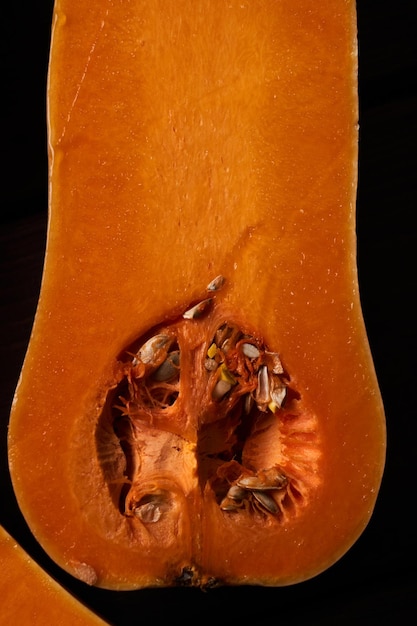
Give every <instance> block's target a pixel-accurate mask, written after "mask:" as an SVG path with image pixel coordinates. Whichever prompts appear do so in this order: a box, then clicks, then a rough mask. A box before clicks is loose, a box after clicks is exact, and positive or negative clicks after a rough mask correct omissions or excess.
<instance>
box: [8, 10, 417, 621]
mask: <svg viewBox="0 0 417 626" xmlns="http://www.w3.org/2000/svg"><path fill="white" fill-rule="evenodd" d="M92 1H93V0H92ZM172 1H175V0H172ZM289 1H290V0H289ZM5 7H7V8H6V9H5V8H4V7H3V11H2V19H1V27H2V29H3V31H4V32H3V34H2V37H1V45H2V46H4V50H3V51H2V54H1V56H0V60H1V82H2V94H3V96H2V110H3V115H2V126H3V130H2V137H3V141H2V144H1V148H2V165H1V171H2V175H3V182H2V203H1V217H0V290H1V300H0V322H1V323H0V348H1V357H0V363H1V371H0V427H1V431H0V494H1V495H0V497H1V500H0V502H1V504H0V523H1V524H2V525H3V526H4V527H5V528H6V529H7V530H8V531H9V532H10V533H11V534H12V535H13V536H14V538H15V539H16V540H17V541H18V542H19V543H20V544H21V545H22V546H23V547H24V548H25V549H26V550H27V552H28V553H29V554H30V555H31V556H32V557H33V558H34V559H35V560H36V561H38V562H39V563H40V564H41V565H42V566H43V567H44V568H45V569H46V570H47V571H48V572H49V573H50V574H51V575H52V576H53V577H55V578H56V579H57V580H59V581H60V582H61V584H62V585H63V586H64V587H66V588H67V589H68V590H70V591H71V592H72V593H73V594H75V595H76V596H77V597H78V598H80V599H81V600H82V601H84V602H85V603H86V604H87V605H89V606H90V607H91V608H93V609H94V610H96V611H97V612H98V613H99V614H101V615H102V616H103V617H104V618H105V619H107V620H108V621H109V622H110V623H111V624H113V625H114V626H118V625H125V624H126V625H127V624H129V626H130V625H131V624H132V623H136V622H139V621H143V620H144V619H146V620H149V619H152V623H159V622H160V621H162V619H165V620H169V621H171V620H172V621H174V622H175V621H177V620H178V621H184V622H187V623H193V622H194V621H199V620H201V619H203V618H206V619H207V620H208V621H209V620H213V622H214V623H217V624H229V623H239V622H240V623H242V624H249V623H252V624H254V625H257V624H265V625H266V624H271V623H272V624H275V623H277V624H278V623H280V624H283V625H284V626H286V625H292V624H294V625H297V626H298V625H304V624H308V625H315V624H317V625H322V624H324V625H326V624H337V625H338V626H339V625H344V624H349V625H350V624H368V625H370V624H380V623H384V624H394V623H395V624H397V623H398V624H409V623H411V622H413V621H414V620H415V619H416V618H417V574H416V565H417V550H416V548H417V539H416V536H417V531H416V527H417V524H416V518H415V512H414V503H415V498H414V496H415V493H416V477H417V472H416V464H417V455H416V443H417V438H416V435H417V429H416V420H417V415H416V400H415V398H414V391H415V390H416V387H417V385H416V382H417V380H416V367H415V362H416V359H417V355H416V350H415V338H416V332H415V327H416V319H417V318H416V311H415V304H414V299H415V284H416V282H415V269H414V268H415V257H416V255H415V250H416V246H417V241H416V230H415V224H414V220H413V219H412V218H413V213H415V212H416V208H417V204H416V199H417V194H416V193H415V191H416V182H415V178H416V172H417V158H416V147H415V146H416V140H417V133H416V115H417V89H416V88H417V2H416V1H415V0H408V1H407V0H403V1H402V0H396V1H395V2H394V1H392V0H388V1H384V0H358V27H359V52H360V57H359V58H360V74H359V88H360V163H359V189H358V205H357V234H358V266H359V279H360V286H361V298H362V305H363V313H364V317H365V322H366V325H367V329H368V334H369V341H370V344H371V348H372V352H373V355H374V362H375V367H376V370H377V375H378V378H379V382H380V387H381V392H382V396H383V399H384V403H385V408H386V417H387V429H388V455H387V464H386V471H385V476H384V480H383V484H382V488H381V492H380V496H379V499H378V503H377V506H376V510H375V513H374V516H373V518H372V520H371V522H370V524H369V526H368V528H367V529H366V531H365V532H364V534H363V535H362V537H361V538H360V539H359V541H358V542H357V543H356V544H355V546H354V547H353V548H352V549H351V550H350V551H349V553H348V554H347V555H346V556H345V557H344V558H343V559H341V560H340V561H339V562H338V563H337V564H336V565H334V566H333V567H332V568H330V569H329V570H328V571H327V572H325V573H324V574H322V575H320V576H318V577H316V578H315V579H313V580H311V581H307V582H305V583H302V584H300V585H296V586H293V587H288V588H277V589H264V588H256V587H249V588H220V589H217V590H212V591H209V592H202V591H200V590H195V589H167V590H142V591H138V592H108V591H103V590H100V589H91V588H89V587H87V586H86V585H84V584H83V583H80V582H79V581H77V580H74V579H73V578H72V577H70V576H68V575H67V574H65V573H64V572H62V571H61V570H60V569H59V568H58V567H57V566H56V565H55V564H54V563H52V562H51V561H50V559H49V558H48V557H47V556H46V555H45V553H44V552H43V551H42V549H41V548H40V546H39V545H38V544H37V543H36V541H35V540H34V538H33V537H32V535H31V533H30V531H29V530H28V528H27V527H26V525H25V522H24V520H23V518H22V516H21V514H20V512H19V509H18V507H17V504H16V501H15V498H14V495H13V491H12V487H11V483H10V478H9V474H8V468H7V449H6V436H7V422H8V415H9V411H10V404H11V401H12V397H13V392H14V388H15V385H16V382H17V378H18V375H19V371H20V368H21V365H22V362H23V358H24V354H25V350H26V346H27V343H28V340H29V335H30V331H31V326H32V322H33V317H34V313H35V308H36V303H37V298H38V294H39V287H40V279H41V272H42V264H43V255H44V249H45V236H46V223H47V160H46V123H45V88H46V70H47V61H48V51H49V36H50V24H51V15H52V1H51V0H41V1H38V2H33V0H32V1H30V0H19V2H15V3H7V4H5ZM415 559H416V562H415V561H414V560H415ZM5 575H7V573H5V572H3V571H2V572H0V576H5Z"/></svg>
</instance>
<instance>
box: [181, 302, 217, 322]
mask: <svg viewBox="0 0 417 626" xmlns="http://www.w3.org/2000/svg"><path fill="white" fill-rule="evenodd" d="M212 302H213V300H212V298H207V299H206V300H202V301H201V302H199V303H198V304H196V305H195V306H193V307H191V309H188V311H185V313H183V318H184V319H185V320H195V319H198V318H199V317H201V316H202V315H204V313H205V312H206V311H207V309H208V308H209V306H210V305H211V303H212Z"/></svg>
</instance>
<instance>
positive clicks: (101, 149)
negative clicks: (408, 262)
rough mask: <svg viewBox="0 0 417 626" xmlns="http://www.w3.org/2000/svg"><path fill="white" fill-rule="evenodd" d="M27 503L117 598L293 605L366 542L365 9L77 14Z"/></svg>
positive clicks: (124, 9) (218, 5)
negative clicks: (361, 188) (361, 171)
mask: <svg viewBox="0 0 417 626" xmlns="http://www.w3.org/2000/svg"><path fill="white" fill-rule="evenodd" d="M48 98H49V142H50V143H49V146H50V221H49V229H48V240H47V251H46V259H45V267H44V274H43V282H42V290H41V294H40V300H39V305H38V310H37V314H36V320H35V324H34V328H33V333H32V337H31V341H30V345H29V348H28V352H27V356H26V359H25V363H24V367H23V371H22V375H21V380H20V382H19V385H18V388H17V390H16V396H15V401H14V405H13V411H12V415H11V421H10V431H9V459H10V468H11V475H12V480H13V484H14V488H15V491H16V495H17V498H18V501H19V504H20V507H21V510H22V512H23V514H24V515H25V517H26V520H27V522H28V524H29V526H30V527H31V529H32V531H33V533H34V534H35V536H36V537H37V539H38V540H39V542H40V543H41V544H42V546H43V547H44V548H45V550H46V551H47V552H48V553H49V555H50V556H51V557H52V558H53V559H55V561H56V562H57V563H59V564H60V565H61V566H62V567H63V568H64V569H65V570H67V571H68V572H70V573H72V574H73V575H74V576H77V577H78V578H81V579H82V580H85V582H87V583H88V584H96V585H98V586H101V587H106V588H111V589H131V588H140V587H145V586H164V585H173V584H192V585H200V586H211V585H215V584H226V583H227V584H246V583H251V584H262V585H286V584H291V583H295V582H299V581H302V580H305V579H307V578H310V577H312V576H314V575H315V574H317V573H319V572H321V571H323V570H324V569H325V568H327V567H328V566H329V565H331V564H332V563H334V562H335V561H336V560H337V559H338V558H339V557H340V556H341V555H342V554H344V552H346V550H347V549H348V548H349V547H350V546H351V545H352V543H353V542H354V541H355V540H356V539H357V537H358V536H359V535H360V533H361V532H362V531H363V529H364V527H365V526H366V524H367V522H368V520H369V518H370V516H371V513H372V510H373V507H374V504H375V500H376V497H377V493H378V488H379V485H380V481H381V476H382V472H383V466H384V458H385V421H384V412H383V406H382V402H381V397H380V393H379V389H378V384H377V380H376V376H375V372H374V368H373V364H372V358H371V354H370V350H369V346H368V342H367V337H366V332H365V327H364V322H363V318H362V312H361V306H360V300H359V292H358V281H357V268H356V241H355V194H356V170H357V139H358V137H357V121H358V120H357V118H358V106H357V48H356V22H355V3H354V2H353V0H352V1H348V2H344V3H340V2H339V0H324V1H323V2H320V3H317V2H314V1H313V0H293V1H292V2H285V1H281V0H270V1H268V0H262V1H261V0H257V1H255V0H254V1H251V2H246V1H242V0H239V1H235V0H229V1H228V2H224V1H223V0H217V1H216V0H215V1H213V0H206V1H204V0H203V1H201V2H194V0H177V1H176V2H175V3H174V2H173V3H170V2H165V3H164V2H159V1H157V0H153V1H152V2H145V1H144V0H135V1H134V2H131V3H129V4H126V3H124V2H122V1H121V0H118V1H116V2H113V3H112V4H111V5H110V4H108V2H106V1H105V0H95V1H94V2H92V3H85V2H83V1H82V0H71V2H70V1H69V0H57V2H56V6H55V14H54V23H53V37H52V49H51V61H50V76H49V90H48Z"/></svg>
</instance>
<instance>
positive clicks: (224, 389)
mask: <svg viewBox="0 0 417 626" xmlns="http://www.w3.org/2000/svg"><path fill="white" fill-rule="evenodd" d="M231 388H232V385H231V384H230V383H228V382H227V381H226V380H218V381H217V383H216V384H215V386H214V389H213V393H212V398H213V400H221V399H222V398H224V396H225V395H226V394H227V393H228V392H229V391H230V390H231Z"/></svg>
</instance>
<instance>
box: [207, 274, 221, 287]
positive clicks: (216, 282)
mask: <svg viewBox="0 0 417 626" xmlns="http://www.w3.org/2000/svg"><path fill="white" fill-rule="evenodd" d="M224 282H225V278H224V276H222V275H221V274H219V276H216V278H213V280H212V281H211V282H210V283H209V284H208V285H207V291H218V290H219V289H221V288H222V287H223V285H224Z"/></svg>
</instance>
